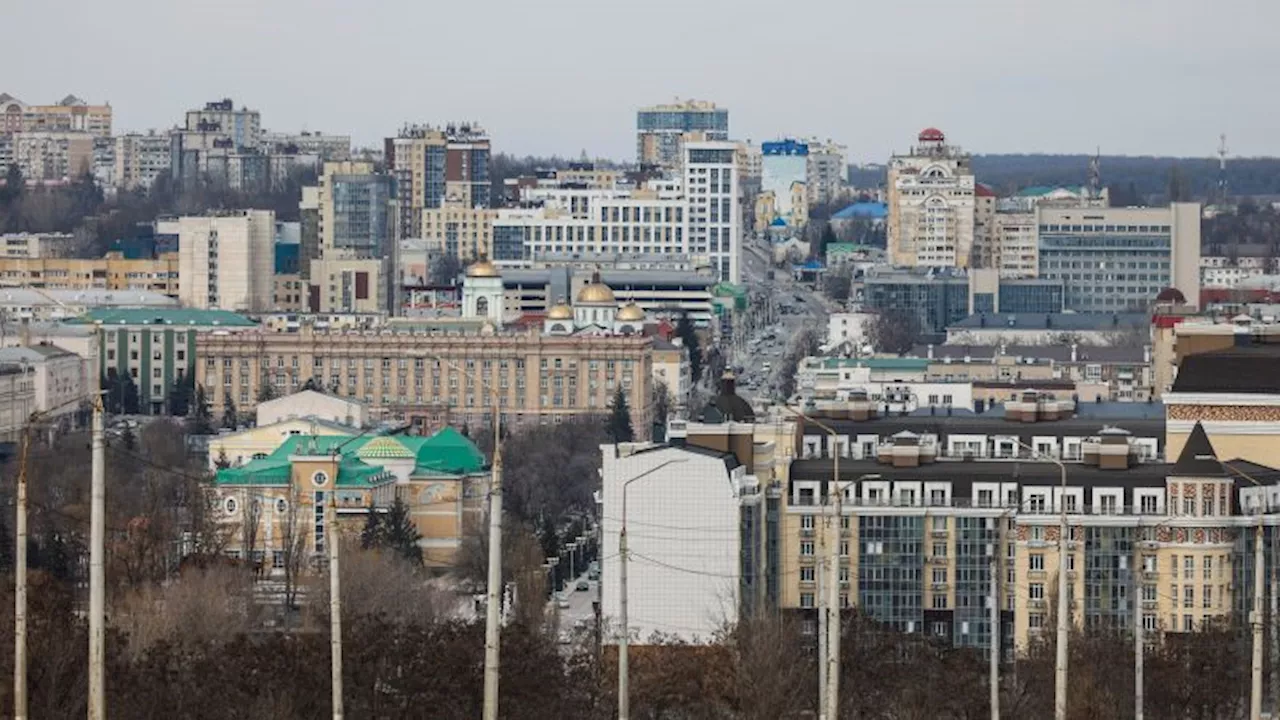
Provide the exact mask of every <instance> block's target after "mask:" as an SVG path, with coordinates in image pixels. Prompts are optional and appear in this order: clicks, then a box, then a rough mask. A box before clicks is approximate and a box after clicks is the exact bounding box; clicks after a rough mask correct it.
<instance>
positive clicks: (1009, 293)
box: [973, 280, 1064, 314]
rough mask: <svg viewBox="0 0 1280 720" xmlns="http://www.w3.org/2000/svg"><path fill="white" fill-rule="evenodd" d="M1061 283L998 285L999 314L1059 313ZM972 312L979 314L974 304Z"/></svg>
mask: <svg viewBox="0 0 1280 720" xmlns="http://www.w3.org/2000/svg"><path fill="white" fill-rule="evenodd" d="M1063 298H1064V292H1063V288H1062V283H1045V282H1039V281H1031V282H1020V281H1016V280H1015V281H1005V282H1002V283H1000V312H1005V313H1045V314H1049V313H1060V312H1062V310H1063V307H1064V306H1063ZM973 311H974V312H981V311H980V310H978V308H977V303H976V302H975V303H974V309H973Z"/></svg>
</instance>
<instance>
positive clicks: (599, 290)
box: [577, 272, 618, 305]
mask: <svg viewBox="0 0 1280 720" xmlns="http://www.w3.org/2000/svg"><path fill="white" fill-rule="evenodd" d="M577 302H580V303H608V304H610V305H614V304H617V302H618V300H617V298H615V297H614V296H613V291H612V290H610V289H609V286H608V285H605V284H604V283H602V282H600V273H599V272H594V273H591V282H589V283H587V284H586V285H584V286H582V289H581V290H579V291H578V300H577Z"/></svg>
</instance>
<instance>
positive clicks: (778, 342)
mask: <svg viewBox="0 0 1280 720" xmlns="http://www.w3.org/2000/svg"><path fill="white" fill-rule="evenodd" d="M771 252H772V249H771V248H770V247H769V243H768V241H767V240H764V239H759V238H754V237H748V238H745V239H744V241H743V259H744V262H743V269H744V273H743V281H744V285H745V286H746V287H747V289H748V292H749V293H750V300H749V302H750V306H749V308H748V311H747V312H746V313H745V314H744V318H743V321H742V323H741V324H740V325H739V326H738V328H736V330H735V333H736V335H737V338H736V341H735V342H734V343H733V345H732V347H731V348H729V351H730V352H729V358H730V365H732V366H733V367H734V368H736V369H738V387H737V390H738V392H739V394H741V395H743V396H745V397H773V396H774V393H775V389H776V386H777V381H778V379H779V378H778V376H777V371H778V366H779V365H780V364H781V361H782V358H783V356H784V355H785V354H786V352H787V346H788V343H789V341H790V339H791V337H792V336H794V335H795V334H796V332H797V331H799V330H800V329H801V328H802V327H804V326H806V325H808V326H810V327H813V328H814V329H815V330H816V331H817V332H818V337H819V338H820V341H825V340H826V331H827V315H828V313H829V312H830V311H831V310H833V309H834V307H833V306H832V304H831V302H830V301H829V300H827V299H826V298H825V297H824V296H823V295H822V294H821V293H819V292H815V291H814V290H813V289H811V288H809V287H808V286H806V285H802V284H799V283H796V282H795V281H794V280H793V279H792V277H791V275H790V274H789V273H788V272H787V271H786V270H784V269H781V268H774V266H773V263H772V258H771V257H770V253H771ZM770 270H772V271H773V275H774V277H773V279H770V278H769V276H768V275H769V271H770Z"/></svg>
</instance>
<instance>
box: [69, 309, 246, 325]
mask: <svg viewBox="0 0 1280 720" xmlns="http://www.w3.org/2000/svg"><path fill="white" fill-rule="evenodd" d="M68 322H73V323H84V324H90V323H95V322H101V323H102V324H103V325H192V326H218V327H253V326H255V325H257V323H255V322H254V321H252V320H250V319H249V318H247V317H245V316H243V315H237V314H236V313H233V312H230V311H227V310H198V309H195V308H164V307H156V308H150V307H148V308H94V309H92V310H89V311H88V312H86V313H85V314H84V315H81V316H80V317H78V318H75V319H73V320H69V321H68Z"/></svg>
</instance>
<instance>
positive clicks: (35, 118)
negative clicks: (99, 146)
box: [0, 93, 111, 138]
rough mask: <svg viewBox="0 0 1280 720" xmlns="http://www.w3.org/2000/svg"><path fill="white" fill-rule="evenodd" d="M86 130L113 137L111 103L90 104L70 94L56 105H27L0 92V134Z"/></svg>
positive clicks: (95, 134) (101, 135) (90, 133)
mask: <svg viewBox="0 0 1280 720" xmlns="http://www.w3.org/2000/svg"><path fill="white" fill-rule="evenodd" d="M33 132H53V133H87V134H89V135H91V136H93V137H101V138H109V137H111V106H110V105H90V104H89V103H87V102H85V101H84V100H81V99H80V98H78V97H76V96H75V95H68V96H66V97H65V98H63V99H62V100H61V101H59V102H58V103H57V104H55V105H27V104H26V103H24V102H22V101H21V100H19V99H18V98H15V97H13V96H12V95H9V94H8V93H0V134H8V133H33Z"/></svg>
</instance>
